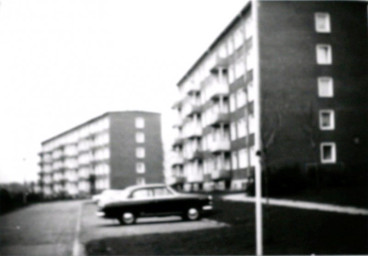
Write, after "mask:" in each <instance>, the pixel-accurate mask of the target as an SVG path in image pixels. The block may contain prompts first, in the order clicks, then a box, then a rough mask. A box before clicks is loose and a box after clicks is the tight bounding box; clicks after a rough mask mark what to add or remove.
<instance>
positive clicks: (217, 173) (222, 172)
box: [211, 169, 232, 181]
mask: <svg viewBox="0 0 368 256" xmlns="http://www.w3.org/2000/svg"><path fill="white" fill-rule="evenodd" d="M231 177H232V173H231V171H230V170H226V169H216V170H214V171H213V172H212V174H211V178H212V180H213V181H219V180H230V179H231Z"/></svg>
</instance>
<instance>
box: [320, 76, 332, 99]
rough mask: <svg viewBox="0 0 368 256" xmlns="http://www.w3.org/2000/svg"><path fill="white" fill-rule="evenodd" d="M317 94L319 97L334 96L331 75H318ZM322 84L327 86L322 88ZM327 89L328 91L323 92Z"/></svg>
mask: <svg viewBox="0 0 368 256" xmlns="http://www.w3.org/2000/svg"><path fill="white" fill-rule="evenodd" d="M317 83H318V96H319V97H321V98H332V97H333V96H334V86H333V79H332V77H327V76H322V77H318V82H317ZM323 86H326V87H327V90H325V89H324V88H322V87H323ZM325 91H328V93H324V92H325Z"/></svg>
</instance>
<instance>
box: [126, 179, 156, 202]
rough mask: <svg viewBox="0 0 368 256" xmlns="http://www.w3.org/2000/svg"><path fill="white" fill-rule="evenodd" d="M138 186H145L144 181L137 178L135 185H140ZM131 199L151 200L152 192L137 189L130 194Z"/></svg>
mask: <svg viewBox="0 0 368 256" xmlns="http://www.w3.org/2000/svg"><path fill="white" fill-rule="evenodd" d="M140 184H145V180H144V178H143V177H138V178H137V185H140ZM131 197H132V198H138V199H140V198H142V199H143V198H152V197H153V193H152V190H151V189H139V190H136V191H134V192H133V193H132V196H131Z"/></svg>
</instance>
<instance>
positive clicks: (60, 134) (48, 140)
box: [41, 110, 161, 145]
mask: <svg viewBox="0 0 368 256" xmlns="http://www.w3.org/2000/svg"><path fill="white" fill-rule="evenodd" d="M128 113H135V114H140V113H142V114H154V115H161V114H160V113H158V112H149V111H138V110H128V111H111V112H106V113H104V114H102V115H99V116H97V117H94V118H92V119H90V120H88V121H86V122H83V123H82V124H79V125H77V126H74V127H73V128H70V129H68V130H66V131H64V132H62V133H59V134H58V135H55V136H53V137H51V138H49V139H47V140H45V141H43V142H41V145H44V144H46V143H48V142H50V141H52V140H55V139H57V138H60V137H62V136H64V135H66V134H68V133H70V132H72V131H75V130H78V129H79V128H81V127H83V126H86V125H87V124H90V123H93V122H95V121H97V120H98V119H101V118H104V117H106V116H109V115H111V114H128Z"/></svg>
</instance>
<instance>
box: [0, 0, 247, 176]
mask: <svg viewBox="0 0 368 256" xmlns="http://www.w3.org/2000/svg"><path fill="white" fill-rule="evenodd" d="M0 1H1V5H0V86H1V94H0V95H1V96H0V97H1V99H0V117H1V123H0V127H1V128H0V142H1V146H0V156H1V158H0V182H10V181H21V182H22V181H23V180H24V179H26V180H36V179H37V172H38V171H39V167H38V164H37V163H38V161H39V158H38V155H37V154H38V152H40V150H41V145H40V144H41V142H42V141H44V140H46V139H48V138H50V137H52V136H54V135H56V134H59V133H61V132H63V131H65V130H67V129H69V128H72V127H74V126H76V125H78V124H81V123H83V122H85V121H87V120H89V119H91V118H93V117H96V116H98V115H101V114H103V113H105V112H108V111H124V110H146V111H155V112H160V113H161V114H162V119H163V124H162V125H163V133H164V134H163V138H164V142H165V145H168V143H169V142H170V140H171V135H170V129H171V125H172V120H171V117H172V112H171V111H172V110H171V106H172V105H173V103H174V100H175V95H176V83H177V82H178V81H179V80H180V79H181V78H182V76H183V75H184V74H185V73H186V72H187V71H188V69H189V68H190V67H191V66H192V64H194V62H195V61H196V60H197V59H198V58H199V57H200V55H201V54H202V53H203V52H204V51H205V50H206V49H207V47H208V46H209V45H210V44H211V43H212V42H213V41H214V39H215V38H216V37H217V36H218V35H219V34H220V33H221V32H222V30H223V29H224V28H225V27H226V26H227V25H228V24H229V23H230V21H231V20H232V19H233V18H234V17H235V16H236V15H237V14H238V12H239V11H240V10H241V9H242V8H243V6H244V5H245V2H246V1H245V0H99V1H93V0H52V1H51V0H0Z"/></svg>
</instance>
